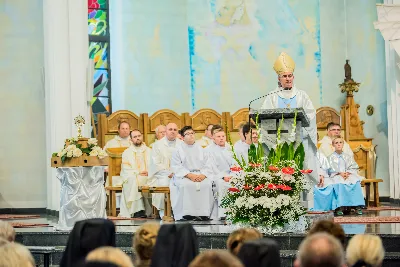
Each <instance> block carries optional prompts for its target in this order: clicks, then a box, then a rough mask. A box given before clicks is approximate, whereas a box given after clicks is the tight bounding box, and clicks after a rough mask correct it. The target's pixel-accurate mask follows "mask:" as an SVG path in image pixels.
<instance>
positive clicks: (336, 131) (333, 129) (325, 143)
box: [318, 122, 353, 157]
mask: <svg viewBox="0 0 400 267" xmlns="http://www.w3.org/2000/svg"><path fill="white" fill-rule="evenodd" d="M341 130H342V129H341V127H340V125H339V124H337V123H334V122H330V123H328V125H327V126H326V132H327V135H325V136H324V137H323V138H322V139H321V140H320V141H319V142H318V143H319V149H318V150H319V151H320V152H321V153H322V154H324V155H325V157H329V156H330V155H331V154H332V153H333V152H335V148H334V147H333V145H332V139H333V138H335V137H339V136H340V132H341ZM343 152H344V153H346V154H347V155H350V156H353V151H352V150H351V148H350V145H349V144H348V143H347V142H346V141H344V145H343Z"/></svg>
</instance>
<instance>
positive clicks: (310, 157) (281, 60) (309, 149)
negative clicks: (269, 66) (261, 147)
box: [261, 53, 319, 184]
mask: <svg viewBox="0 0 400 267" xmlns="http://www.w3.org/2000/svg"><path fill="white" fill-rule="evenodd" d="M294 69H295V63H294V61H293V59H292V58H291V57H290V56H289V55H288V54H286V53H281V54H280V55H279V57H278V58H277V60H276V61H275V63H274V70H275V72H276V74H278V87H277V88H276V89H275V90H274V91H272V92H273V93H272V94H271V95H269V96H267V97H266V99H265V101H264V103H263V105H262V107H261V108H262V109H274V108H303V109H304V111H305V113H306V115H307V117H308V119H309V120H310V126H308V127H303V128H302V132H301V136H302V138H303V140H302V142H303V145H304V150H305V154H306V157H305V161H304V167H305V168H307V169H311V170H317V162H316V152H317V142H316V140H317V124H316V111H315V108H314V106H313V104H312V102H311V100H310V98H309V97H308V95H307V93H306V92H304V91H302V90H299V89H297V88H296V86H295V85H294V83H293V81H294V74H293V72H294ZM308 176H309V178H310V179H311V181H312V182H313V183H314V184H317V181H318V180H319V179H318V174H317V172H316V171H314V172H312V173H310V174H309V175H308Z"/></svg>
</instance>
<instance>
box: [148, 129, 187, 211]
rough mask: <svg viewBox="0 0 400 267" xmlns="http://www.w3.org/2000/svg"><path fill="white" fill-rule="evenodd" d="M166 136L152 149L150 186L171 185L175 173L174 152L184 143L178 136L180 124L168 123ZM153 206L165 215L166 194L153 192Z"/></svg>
mask: <svg viewBox="0 0 400 267" xmlns="http://www.w3.org/2000/svg"><path fill="white" fill-rule="evenodd" d="M166 127H167V130H166V134H165V136H164V137H163V138H162V139H160V140H159V141H157V142H155V143H154V145H153V149H152V151H151V160H150V167H149V179H148V182H147V184H148V185H149V186H169V183H170V179H171V178H172V177H173V175H174V173H173V171H172V170H171V157H172V153H173V152H174V151H175V150H176V149H177V148H178V147H179V146H180V145H181V144H182V143H183V142H182V141H181V140H179V139H178V138H177V136H178V126H177V125H176V124H175V123H168V124H167V126H166ZM152 203H153V206H154V207H156V208H157V210H159V211H160V216H161V218H162V217H163V215H164V194H159V193H158V194H152Z"/></svg>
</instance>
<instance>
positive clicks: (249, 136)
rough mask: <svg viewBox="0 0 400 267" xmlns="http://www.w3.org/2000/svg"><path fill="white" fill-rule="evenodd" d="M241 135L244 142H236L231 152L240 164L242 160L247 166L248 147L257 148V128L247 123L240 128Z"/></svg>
mask: <svg viewBox="0 0 400 267" xmlns="http://www.w3.org/2000/svg"><path fill="white" fill-rule="evenodd" d="M242 134H243V136H244V142H237V143H236V144H235V146H234V147H233V150H234V152H235V154H236V157H237V158H238V159H239V160H240V162H242V161H243V160H244V161H245V162H246V164H247V163H249V149H250V145H251V144H254V145H255V146H256V147H257V146H258V133H257V128H256V126H255V125H254V124H251V125H250V124H249V123H246V124H245V125H243V127H242ZM253 141H254V142H253Z"/></svg>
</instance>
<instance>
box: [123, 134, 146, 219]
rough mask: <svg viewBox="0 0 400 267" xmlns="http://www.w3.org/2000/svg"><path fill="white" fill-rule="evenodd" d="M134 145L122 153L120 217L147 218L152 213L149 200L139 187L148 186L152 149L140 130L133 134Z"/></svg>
mask: <svg viewBox="0 0 400 267" xmlns="http://www.w3.org/2000/svg"><path fill="white" fill-rule="evenodd" d="M130 135H131V140H132V145H131V146H130V147H129V148H128V149H126V150H125V151H124V153H122V164H121V173H120V176H121V178H122V180H123V183H122V196H121V206H120V213H119V217H128V218H130V217H133V218H146V217H147V216H149V215H150V214H151V212H152V209H151V205H150V203H148V202H147V198H143V196H142V193H141V192H139V191H138V187H139V186H144V185H146V184H147V179H148V169H149V162H150V155H151V149H150V148H149V147H147V146H146V144H145V143H143V135H142V133H141V132H140V131H139V130H133V131H132V132H131V134H130Z"/></svg>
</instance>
